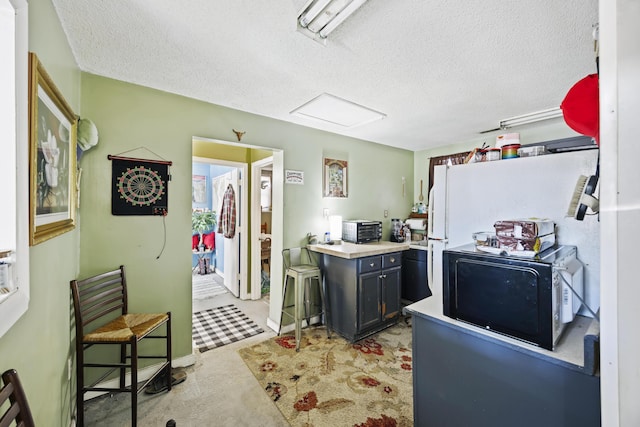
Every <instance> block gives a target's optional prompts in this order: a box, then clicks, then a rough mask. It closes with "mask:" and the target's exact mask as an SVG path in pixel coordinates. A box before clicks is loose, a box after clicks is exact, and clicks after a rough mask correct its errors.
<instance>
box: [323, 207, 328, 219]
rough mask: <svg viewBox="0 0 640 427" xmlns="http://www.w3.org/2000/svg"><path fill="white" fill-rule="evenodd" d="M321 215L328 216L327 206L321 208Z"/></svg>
mask: <svg viewBox="0 0 640 427" xmlns="http://www.w3.org/2000/svg"><path fill="white" fill-rule="evenodd" d="M322 216H323V217H325V218H329V208H324V209H322Z"/></svg>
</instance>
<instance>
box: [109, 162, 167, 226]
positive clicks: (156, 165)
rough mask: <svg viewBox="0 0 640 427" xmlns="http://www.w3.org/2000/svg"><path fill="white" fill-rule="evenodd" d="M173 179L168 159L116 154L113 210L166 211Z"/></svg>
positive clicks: (126, 212)
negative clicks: (157, 159)
mask: <svg viewBox="0 0 640 427" xmlns="http://www.w3.org/2000/svg"><path fill="white" fill-rule="evenodd" d="M169 179H170V176H169V165H168V164H166V163H165V162H157V161H154V160H144V159H126V160H124V159H118V158H113V157H112V178H111V213H112V214H113V215H159V214H164V215H166V214H167V212H168V205H169V203H168V192H169V187H168V182H169Z"/></svg>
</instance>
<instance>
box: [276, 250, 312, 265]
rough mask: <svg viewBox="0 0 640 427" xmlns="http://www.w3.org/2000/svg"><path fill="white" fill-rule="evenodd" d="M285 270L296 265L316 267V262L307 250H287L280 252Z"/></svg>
mask: <svg viewBox="0 0 640 427" xmlns="http://www.w3.org/2000/svg"><path fill="white" fill-rule="evenodd" d="M282 261H283V262H284V268H285V270H286V269H287V268H289V267H295V266H298V265H314V266H317V263H316V260H315V258H314V257H313V255H312V254H311V252H310V251H309V249H307V248H289V249H284V250H283V251H282Z"/></svg>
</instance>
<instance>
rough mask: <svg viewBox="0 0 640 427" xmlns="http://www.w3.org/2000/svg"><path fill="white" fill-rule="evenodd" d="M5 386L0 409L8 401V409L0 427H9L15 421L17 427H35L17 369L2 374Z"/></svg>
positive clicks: (1, 417) (0, 417)
mask: <svg viewBox="0 0 640 427" xmlns="http://www.w3.org/2000/svg"><path fill="white" fill-rule="evenodd" d="M2 382H3V383H4V386H3V387H2V389H0V408H2V407H4V406H5V403H6V402H7V401H8V402H9V404H8V406H7V409H6V411H5V412H4V413H2V415H1V416H0V427H8V426H10V425H11V424H12V423H13V422H14V421H15V423H16V427H34V426H35V423H34V422H33V416H32V415H31V409H29V403H28V402H27V395H26V394H25V393H24V389H23V388H22V383H21V382H20V378H19V377H18V373H17V372H16V370H15V369H9V370H8V371H5V372H4V373H3V374H2Z"/></svg>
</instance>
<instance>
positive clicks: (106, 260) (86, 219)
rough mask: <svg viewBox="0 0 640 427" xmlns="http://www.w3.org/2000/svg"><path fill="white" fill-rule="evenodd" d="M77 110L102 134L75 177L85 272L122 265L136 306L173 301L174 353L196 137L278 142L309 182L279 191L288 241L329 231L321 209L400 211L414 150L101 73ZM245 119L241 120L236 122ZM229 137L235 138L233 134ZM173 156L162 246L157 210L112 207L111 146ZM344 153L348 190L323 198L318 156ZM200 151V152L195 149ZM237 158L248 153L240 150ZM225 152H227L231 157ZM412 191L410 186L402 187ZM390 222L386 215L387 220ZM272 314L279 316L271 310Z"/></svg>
mask: <svg viewBox="0 0 640 427" xmlns="http://www.w3.org/2000/svg"><path fill="white" fill-rule="evenodd" d="M82 105H83V115H84V116H85V117H88V118H91V119H92V120H93V121H94V122H95V123H96V125H97V127H98V129H99V131H100V143H99V144H98V146H97V147H95V148H93V149H92V150H91V151H88V152H87V153H85V155H84V157H83V159H82V161H81V165H80V166H81V167H82V169H83V174H82V185H81V206H80V213H81V216H82V220H81V221H82V225H81V230H82V233H81V248H82V251H81V254H80V272H81V276H85V275H89V274H93V273H96V272H99V271H101V270H103V269H105V268H113V267H115V266H117V265H119V264H121V263H123V264H126V265H127V267H128V276H129V290H130V293H131V296H130V304H131V309H132V310H145V311H149V310H151V311H165V310H171V311H172V313H173V316H174V322H173V331H174V337H175V339H174V340H173V345H174V355H175V357H180V356H184V355H187V354H190V353H191V292H190V289H191V268H190V263H191V252H190V240H189V238H188V237H190V236H191V228H190V222H189V219H190V212H191V196H190V195H191V156H192V138H193V137H201V138H210V139H218V140H230V141H232V140H233V139H234V138H235V134H233V133H232V129H233V128H236V129H237V128H241V129H242V130H244V131H245V132H246V134H245V135H244V137H243V139H242V143H243V144H247V145H255V146H260V147H268V148H275V149H282V150H283V151H284V164H285V169H295V170H302V171H304V172H305V184H304V185H302V186H300V185H287V186H285V190H284V218H285V223H286V224H285V228H284V235H283V245H284V247H288V246H294V245H296V246H297V245H299V243H300V242H301V240H302V239H303V238H304V236H305V235H306V233H307V232H314V233H321V232H324V231H325V230H326V224H325V221H326V220H325V219H324V218H323V217H322V208H324V207H326V208H329V209H330V210H331V212H332V213H336V214H342V215H343V216H344V217H345V218H372V219H383V210H384V209H388V210H389V211H390V213H391V215H390V217H391V216H392V215H397V216H404V215H406V214H407V212H408V210H409V208H410V207H411V199H410V198H409V197H405V198H403V197H402V181H401V177H402V176H405V177H406V178H407V182H411V180H412V179H411V177H412V176H413V153H412V152H409V151H406V150H399V149H394V148H390V147H386V146H381V145H377V144H371V143H368V142H365V141H360V140H356V139H353V138H347V137H342V136H337V135H334V134H329V133H326V132H321V131H317V130H313V129H309V128H305V127H302V126H297V125H292V124H289V123H285V122H281V121H277V120H273V119H269V118H265V117H261V116H256V115H252V114H248V113H244V112H240V111H236V110H232V109H228V108H224V107H220V106H216V105H212V104H207V103H204V102H201V101H196V100H193V99H189V98H185V97H181V96H177V95H173V94H169V93H165V92H161V91H157V90H153V89H149V88H145V87H141V86H136V85H133V84H128V83H123V82H120V81H116V80H112V79H107V78H103V77H99V76H95V75H91V74H83V77H82ZM238 123H241V126H239V125H238ZM232 137H233V138H232ZM122 153H127V154H126V155H127V156H130V157H142V158H145V157H150V158H156V156H159V157H162V158H164V159H167V160H171V161H172V162H173V165H172V166H171V175H172V180H171V182H170V183H169V191H168V199H169V205H168V206H169V215H168V216H167V217H166V218H165V219H164V220H165V222H166V230H167V237H166V246H165V249H164V252H163V254H162V257H161V258H160V259H156V257H157V255H158V253H159V252H160V249H161V247H162V243H163V224H162V221H163V220H162V218H160V217H127V216H112V215H111V207H110V203H111V188H110V179H111V162H110V161H109V160H108V159H107V155H108V154H122ZM327 154H330V155H332V156H334V155H338V156H340V158H345V159H347V160H349V168H350V171H349V197H348V198H347V199H323V198H322V196H321V186H322V157H323V155H327ZM198 155H202V153H199V154H198ZM239 155H240V158H243V159H244V161H250V160H251V159H248V158H247V156H246V155H245V154H242V153H240V154H239ZM227 158H228V157H227ZM406 191H407V193H406V194H411V192H412V191H413V189H412V188H407V190H406ZM385 222H386V226H387V228H388V227H389V218H387V219H386V220H385ZM274 320H277V319H274Z"/></svg>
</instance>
